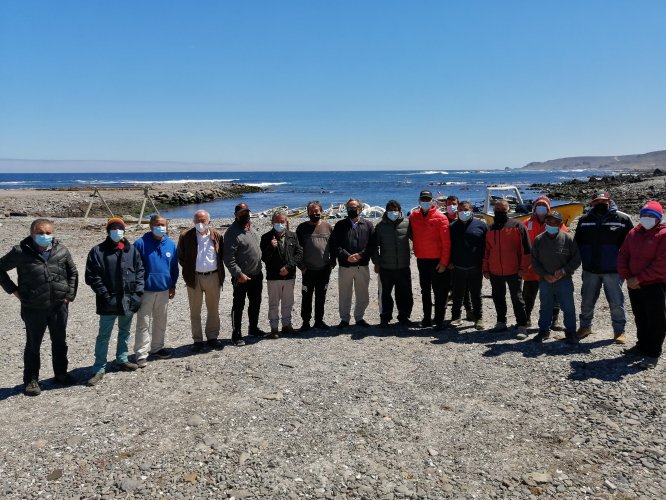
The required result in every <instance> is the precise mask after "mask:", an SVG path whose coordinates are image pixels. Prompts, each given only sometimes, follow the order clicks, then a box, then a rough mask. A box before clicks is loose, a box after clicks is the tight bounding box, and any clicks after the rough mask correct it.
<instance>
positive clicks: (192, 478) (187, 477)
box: [183, 472, 198, 483]
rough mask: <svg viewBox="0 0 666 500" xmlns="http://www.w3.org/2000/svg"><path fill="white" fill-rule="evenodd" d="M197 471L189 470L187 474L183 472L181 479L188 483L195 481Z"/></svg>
mask: <svg viewBox="0 0 666 500" xmlns="http://www.w3.org/2000/svg"><path fill="white" fill-rule="evenodd" d="M197 477H198V476H197V473H196V472H190V473H189V474H185V475H184V476H183V481H186V482H188V483H196V482H197Z"/></svg>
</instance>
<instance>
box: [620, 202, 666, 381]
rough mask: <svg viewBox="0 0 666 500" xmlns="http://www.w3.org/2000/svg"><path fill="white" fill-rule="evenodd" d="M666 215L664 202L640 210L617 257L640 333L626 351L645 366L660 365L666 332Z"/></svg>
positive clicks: (648, 203)
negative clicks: (640, 360)
mask: <svg viewBox="0 0 666 500" xmlns="http://www.w3.org/2000/svg"><path fill="white" fill-rule="evenodd" d="M663 216H664V210H663V208H662V206H661V205H660V204H659V203H658V202H656V201H648V202H647V203H646V204H645V206H644V207H643V208H641V211H640V221H641V223H640V224H639V225H638V226H636V227H635V228H633V229H632V230H631V231H630V232H629V234H628V235H627V237H626V238H625V240H624V243H623V244H622V247H621V248H620V253H619V255H618V258H617V268H618V272H619V274H620V277H621V278H622V279H625V280H627V288H628V289H629V300H630V302H631V309H632V310H633V312H634V319H635V321H636V336H637V337H638V342H637V343H636V345H635V346H634V347H632V348H631V349H628V350H627V351H626V353H627V354H634V355H637V356H642V357H643V361H642V362H641V367H643V368H654V367H655V366H656V365H657V361H658V359H659V356H661V349H662V345H663V343H664V337H665V336H666V316H665V315H664V314H665V305H666V301H665V299H664V287H666V225H663V224H662V223H661V222H662V219H663Z"/></svg>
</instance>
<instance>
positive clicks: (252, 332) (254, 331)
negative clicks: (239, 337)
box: [247, 326, 266, 337]
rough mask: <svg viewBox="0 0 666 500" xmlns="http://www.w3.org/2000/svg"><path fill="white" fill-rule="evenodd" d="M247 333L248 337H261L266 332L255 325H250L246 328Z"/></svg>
mask: <svg viewBox="0 0 666 500" xmlns="http://www.w3.org/2000/svg"><path fill="white" fill-rule="evenodd" d="M247 334H248V335H249V336H250V337H263V336H264V335H266V332H264V331H263V330H261V329H260V328H259V327H257V326H251V327H250V328H248V329H247Z"/></svg>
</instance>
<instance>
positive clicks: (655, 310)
mask: <svg viewBox="0 0 666 500" xmlns="http://www.w3.org/2000/svg"><path fill="white" fill-rule="evenodd" d="M629 301H630V302H631V310H632V311H633V312H634V320H635V321H636V337H638V343H637V345H638V348H639V349H640V350H641V351H643V352H644V353H645V354H646V355H647V356H650V357H653V358H658V357H659V356H661V348H662V345H663V343H664V337H665V336H666V333H665V332H666V318H665V317H664V306H665V305H666V304H665V303H666V301H665V300H664V288H663V285H661V284H659V283H658V284H656V285H641V287H640V288H636V289H633V288H630V289H629Z"/></svg>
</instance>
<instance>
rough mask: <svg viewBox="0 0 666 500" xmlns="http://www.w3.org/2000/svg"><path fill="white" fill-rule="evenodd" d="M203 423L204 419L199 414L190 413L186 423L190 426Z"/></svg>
mask: <svg viewBox="0 0 666 500" xmlns="http://www.w3.org/2000/svg"><path fill="white" fill-rule="evenodd" d="M203 423H204V419H203V418H201V415H192V416H191V417H190V418H189V419H188V420H187V425H189V426H190V427H198V426H200V425H201V424H203Z"/></svg>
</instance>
